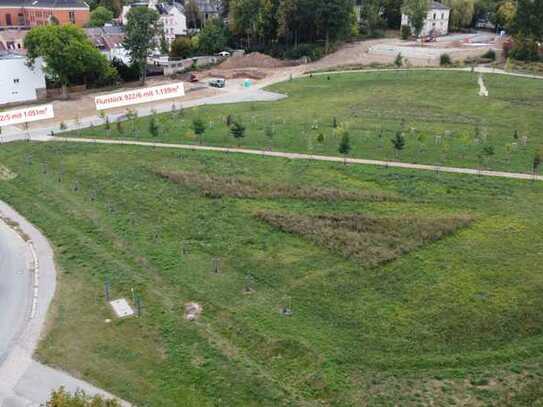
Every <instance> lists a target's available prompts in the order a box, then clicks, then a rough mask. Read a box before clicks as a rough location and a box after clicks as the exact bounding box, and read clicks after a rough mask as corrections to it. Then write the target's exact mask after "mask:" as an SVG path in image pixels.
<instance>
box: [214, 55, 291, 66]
mask: <svg viewBox="0 0 543 407" xmlns="http://www.w3.org/2000/svg"><path fill="white" fill-rule="evenodd" d="M294 64H295V63H292V62H289V61H281V60H280V59H276V58H272V57H270V56H269V55H266V54H262V53H260V52H252V53H250V54H247V55H240V56H235V57H232V58H229V59H227V60H226V61H224V62H223V63H222V64H220V65H219V68H220V69H236V68H281V67H283V66H292V65H294Z"/></svg>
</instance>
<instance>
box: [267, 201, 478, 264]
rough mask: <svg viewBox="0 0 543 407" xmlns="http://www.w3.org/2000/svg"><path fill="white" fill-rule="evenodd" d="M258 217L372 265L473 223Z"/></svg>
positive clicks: (461, 218) (460, 219) (467, 219)
mask: <svg viewBox="0 0 543 407" xmlns="http://www.w3.org/2000/svg"><path fill="white" fill-rule="evenodd" d="M257 217H258V218H259V219H260V220H262V221H264V222H266V223H268V224H270V225H272V226H274V227H276V228H278V229H280V230H282V231H284V232H288V233H294V234H297V235H300V236H302V237H304V238H306V239H308V240H310V241H312V242H314V243H316V244H318V245H320V246H323V247H326V248H328V249H330V250H333V251H335V252H338V253H340V254H341V255H343V256H344V257H347V258H352V259H355V260H357V261H360V262H362V263H364V264H367V265H371V266H374V265H378V264H381V263H385V262H388V261H391V260H393V259H395V258H397V257H399V256H401V255H403V254H405V253H408V252H410V251H412V250H414V249H416V248H418V247H421V246H423V245H425V244H427V243H430V242H433V241H436V240H439V239H442V238H444V237H446V236H449V235H452V234H453V233H454V232H456V231H457V230H458V229H461V228H464V227H467V226H469V225H470V224H471V222H472V221H473V218H472V217H471V216H468V215H455V216H442V217H435V218H421V217H414V216H405V217H382V218H380V217H373V216H367V215H359V214H353V215H318V216H306V215H298V214H280V213H273V212H259V213H258V214H257Z"/></svg>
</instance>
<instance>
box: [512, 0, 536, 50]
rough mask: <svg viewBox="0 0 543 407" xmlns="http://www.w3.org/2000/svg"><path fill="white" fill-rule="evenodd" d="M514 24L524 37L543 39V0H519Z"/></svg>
mask: <svg viewBox="0 0 543 407" xmlns="http://www.w3.org/2000/svg"><path fill="white" fill-rule="evenodd" d="M513 26H514V30H515V32H516V33H518V34H520V35H522V36H523V37H525V38H528V39H531V40H535V41H539V42H541V41H543V0H518V1H517V13H516V16H515V21H514V24H513Z"/></svg>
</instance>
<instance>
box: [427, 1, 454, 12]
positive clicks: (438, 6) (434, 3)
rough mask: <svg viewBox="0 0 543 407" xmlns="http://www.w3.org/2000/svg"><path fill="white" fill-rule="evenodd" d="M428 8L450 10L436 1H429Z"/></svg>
mask: <svg viewBox="0 0 543 407" xmlns="http://www.w3.org/2000/svg"><path fill="white" fill-rule="evenodd" d="M428 8H429V9H430V10H450V8H449V7H447V6H446V5H445V4H442V3H439V2H437V1H430V5H429V7H428Z"/></svg>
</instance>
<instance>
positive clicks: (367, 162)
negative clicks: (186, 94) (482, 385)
mask: <svg viewBox="0 0 543 407" xmlns="http://www.w3.org/2000/svg"><path fill="white" fill-rule="evenodd" d="M51 141H63V142H70V143H92V144H118V145H133V146H142V147H151V148H177V149H183V150H199V151H216V152H224V153H239V154H252V155H260V156H263V157H281V158H289V159H292V160H314V161H329V162H340V163H347V164H362V165H375V166H380V167H387V168H405V169H413V170H423V171H434V172H446V173H453V174H469V175H481V176H487V177H499V178H512V179H524V180H534V181H543V175H533V174H525V173H517V172H505V171H488V170H479V169H474V168H458V167H444V166H440V165H427V164H412V163H403V162H397V161H380V160H366V159H363V158H343V157H337V156H327V155H314V154H301V153H286V152H280V151H266V150H252V149H247V148H229V147H211V146H200V145H192V144H168V143H152V142H146V141H131V140H108V139H89V138H73V137H52V138H51Z"/></svg>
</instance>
